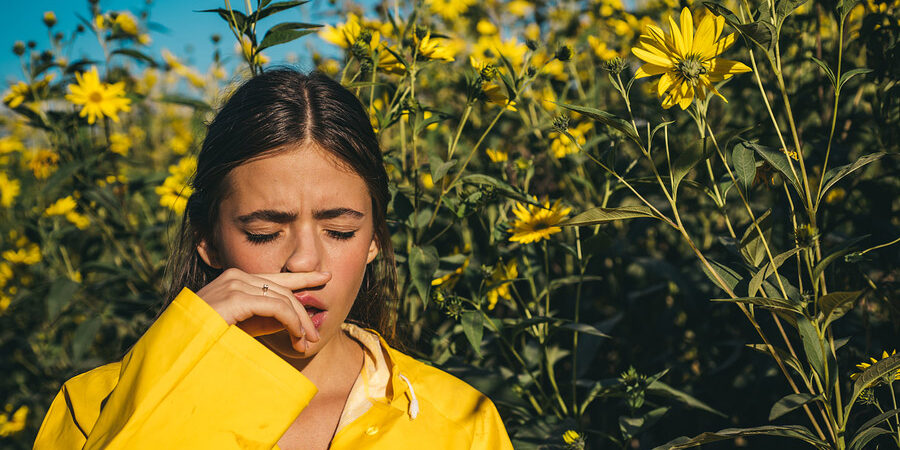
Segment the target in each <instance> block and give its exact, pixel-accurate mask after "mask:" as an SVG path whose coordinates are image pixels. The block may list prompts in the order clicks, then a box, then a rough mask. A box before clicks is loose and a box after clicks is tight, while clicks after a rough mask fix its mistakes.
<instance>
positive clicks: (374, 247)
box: [366, 237, 378, 264]
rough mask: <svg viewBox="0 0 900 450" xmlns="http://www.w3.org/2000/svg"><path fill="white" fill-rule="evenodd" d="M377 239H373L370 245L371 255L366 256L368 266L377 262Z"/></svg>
mask: <svg viewBox="0 0 900 450" xmlns="http://www.w3.org/2000/svg"><path fill="white" fill-rule="evenodd" d="M375 241H376V239H375V238H374V237H373V238H372V242H371V243H370V244H369V254H368V255H366V264H368V263H370V262H372V261H374V260H375V257H376V256H378V243H377V242H375Z"/></svg>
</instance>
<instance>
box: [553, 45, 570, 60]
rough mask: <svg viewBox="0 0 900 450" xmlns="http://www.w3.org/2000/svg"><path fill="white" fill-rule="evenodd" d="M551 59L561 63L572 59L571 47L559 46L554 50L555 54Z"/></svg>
mask: <svg viewBox="0 0 900 450" xmlns="http://www.w3.org/2000/svg"><path fill="white" fill-rule="evenodd" d="M553 57H554V58H556V59H558V60H560V61H563V62H565V61H568V60H570V59H572V47H569V46H568V45H562V46H560V47H559V48H557V49H556V54H554V55H553Z"/></svg>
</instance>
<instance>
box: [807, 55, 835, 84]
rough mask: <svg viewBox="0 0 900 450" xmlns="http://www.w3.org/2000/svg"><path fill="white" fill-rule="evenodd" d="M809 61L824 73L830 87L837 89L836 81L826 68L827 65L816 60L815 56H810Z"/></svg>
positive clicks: (828, 68)
mask: <svg viewBox="0 0 900 450" xmlns="http://www.w3.org/2000/svg"><path fill="white" fill-rule="evenodd" d="M809 59H811V60H813V62H814V63H816V64H817V65H818V66H819V68H820V69H822V71H823V72H825V75H826V76H828V79H829V80H830V81H831V86H833V87H837V80H835V78H834V72H833V71H832V70H831V67H828V63H826V62H825V61H822V60H821V59H819V58H816V57H815V56H810V57H809Z"/></svg>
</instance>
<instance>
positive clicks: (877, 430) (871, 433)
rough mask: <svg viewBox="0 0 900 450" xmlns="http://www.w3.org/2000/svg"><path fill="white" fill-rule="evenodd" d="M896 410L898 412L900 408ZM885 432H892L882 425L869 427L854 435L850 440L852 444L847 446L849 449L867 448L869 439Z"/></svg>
mask: <svg viewBox="0 0 900 450" xmlns="http://www.w3.org/2000/svg"><path fill="white" fill-rule="evenodd" d="M894 411H895V414H896V411H900V410H896V409H895V410H894ZM883 434H891V432H890V431H888V430H885V429H884V428H881V427H874V428H867V429H865V430H863V431H862V432H860V433H857V434H856V436H854V437H853V440H852V441H850V446H848V447H847V450H862V449H864V448H866V444H868V443H869V441H871V440H872V439H875V438H877V437H878V436H881V435H883Z"/></svg>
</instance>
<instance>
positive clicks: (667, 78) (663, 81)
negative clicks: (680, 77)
mask: <svg viewBox="0 0 900 450" xmlns="http://www.w3.org/2000/svg"><path fill="white" fill-rule="evenodd" d="M674 83H675V80H674V79H673V78H672V74H671V73H664V74H663V76H661V77H660V78H659V84H657V85H656V92H657V95H658V96H660V97H662V96H664V95H665V94H666V91H668V90H669V88H670V87H672V84H674Z"/></svg>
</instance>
